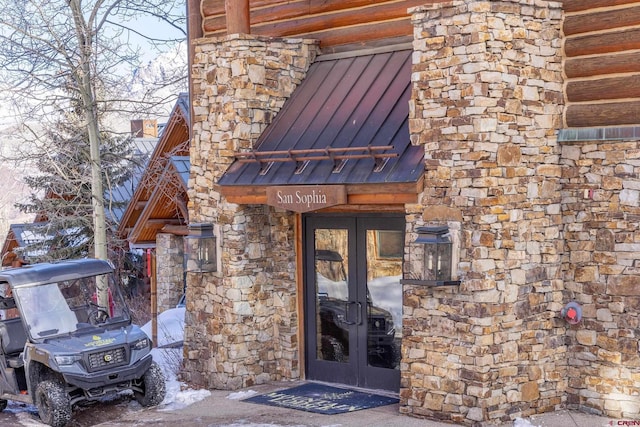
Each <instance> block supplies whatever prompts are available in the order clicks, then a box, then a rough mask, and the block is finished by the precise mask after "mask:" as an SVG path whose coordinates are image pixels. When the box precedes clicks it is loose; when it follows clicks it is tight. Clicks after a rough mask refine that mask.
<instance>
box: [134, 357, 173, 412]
mask: <svg viewBox="0 0 640 427" xmlns="http://www.w3.org/2000/svg"><path fill="white" fill-rule="evenodd" d="M141 379H142V387H143V390H144V392H143V393H139V392H136V393H134V397H135V398H136V400H137V401H138V403H139V404H140V405H142V406H144V407H145V408H147V407H149V406H156V405H159V404H160V403H162V401H163V400H164V396H165V393H166V385H165V381H164V375H163V374H162V369H160V366H158V364H157V363H156V362H153V363H151V366H149V369H147V372H145V373H144V375H143V376H142V378H141Z"/></svg>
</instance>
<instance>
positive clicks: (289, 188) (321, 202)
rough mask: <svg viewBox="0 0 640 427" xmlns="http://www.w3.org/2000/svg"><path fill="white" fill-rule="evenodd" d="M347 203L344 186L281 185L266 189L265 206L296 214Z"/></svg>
mask: <svg viewBox="0 0 640 427" xmlns="http://www.w3.org/2000/svg"><path fill="white" fill-rule="evenodd" d="M346 203H347V188H346V187H345V186H344V185H283V186H276V187H267V204H268V205H270V206H275V207H278V208H282V209H286V210H288V211H294V212H298V213H304V212H311V211H317V210H319V209H324V208H328V207H330V206H336V205H344V204H346Z"/></svg>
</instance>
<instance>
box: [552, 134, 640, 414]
mask: <svg viewBox="0 0 640 427" xmlns="http://www.w3.org/2000/svg"><path fill="white" fill-rule="evenodd" d="M629 130H631V131H632V132H631V134H633V128H629ZM596 133H598V132H592V134H596ZM600 133H604V132H603V131H602V130H601V132H600ZM562 144H563V146H562V162H563V165H564V168H563V183H564V186H563V187H564V188H563V192H562V195H563V197H562V198H563V205H562V208H563V212H564V223H565V233H564V234H565V240H566V246H565V251H566V254H567V255H566V256H565V260H564V261H565V262H564V265H563V267H564V270H565V271H564V279H565V289H566V294H567V300H569V301H571V300H572V301H577V302H579V303H580V304H582V306H583V321H582V322H581V323H579V324H577V325H574V326H572V327H571V328H570V330H569V331H568V335H569V337H570V339H571V340H570V346H569V351H570V358H569V370H568V373H567V374H568V378H569V384H568V385H569V388H568V393H569V399H568V404H569V407H571V408H579V409H583V410H585V409H586V410H590V411H593V412H596V413H599V414H606V415H608V416H610V417H615V418H627V419H638V418H640V398H639V396H640V355H639V354H638V350H639V349H638V339H639V338H640V256H639V255H638V253H640V178H639V177H640V141H638V140H637V139H635V140H634V139H626V140H624V139H620V140H617V141H615V140H614V141H603V140H589V139H587V140H581V141H578V140H576V141H571V142H563V143H562Z"/></svg>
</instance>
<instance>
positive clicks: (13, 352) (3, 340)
mask: <svg viewBox="0 0 640 427" xmlns="http://www.w3.org/2000/svg"><path fill="white" fill-rule="evenodd" d="M26 342H27V333H26V331H25V330H24V326H23V325H22V320H21V319H20V318H19V317H18V318H15V319H8V320H3V321H0V345H2V351H3V353H4V355H5V358H6V360H7V365H8V366H9V367H10V368H20V367H22V366H23V365H24V361H23V359H22V351H23V350H24V345H25V344H26Z"/></svg>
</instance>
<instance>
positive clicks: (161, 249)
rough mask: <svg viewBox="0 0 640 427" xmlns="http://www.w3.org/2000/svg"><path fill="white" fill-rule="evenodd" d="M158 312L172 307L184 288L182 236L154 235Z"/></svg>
mask: <svg viewBox="0 0 640 427" xmlns="http://www.w3.org/2000/svg"><path fill="white" fill-rule="evenodd" d="M156 278H157V283H156V286H157V295H158V313H162V312H163V311H165V310H168V309H170V308H174V307H175V306H176V304H177V303H178V301H179V300H180V297H181V296H182V292H183V288H184V244H183V239H182V236H176V235H173V234H165V233H158V235H157V236H156Z"/></svg>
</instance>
